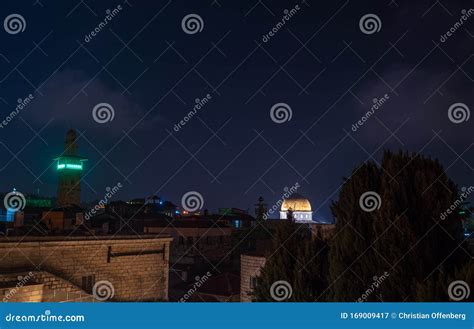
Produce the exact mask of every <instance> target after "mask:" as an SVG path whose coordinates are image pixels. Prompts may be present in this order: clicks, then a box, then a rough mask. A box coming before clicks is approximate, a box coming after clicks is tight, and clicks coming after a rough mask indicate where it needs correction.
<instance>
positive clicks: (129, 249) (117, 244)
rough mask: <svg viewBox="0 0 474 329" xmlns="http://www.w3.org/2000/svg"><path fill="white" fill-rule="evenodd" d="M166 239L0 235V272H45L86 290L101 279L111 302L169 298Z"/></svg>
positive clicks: (167, 247) (90, 290)
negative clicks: (107, 285)
mask: <svg viewBox="0 0 474 329" xmlns="http://www.w3.org/2000/svg"><path fill="white" fill-rule="evenodd" d="M170 242H171V238H170V237H151V236H143V237H137V236H122V237H114V238H112V237H109V236H105V237H98V236H94V237H71V238H65V237H36V238H33V237H28V238H16V240H15V238H1V239H0V273H6V272H11V271H15V270H17V271H19V270H33V271H46V272H49V273H52V274H53V275H55V276H57V277H60V278H63V279H64V280H66V281H69V282H71V283H72V284H73V285H75V286H77V287H80V288H82V289H83V290H84V291H85V292H86V293H89V294H91V293H92V286H93V285H94V284H95V283H97V282H99V281H103V280H105V281H108V282H110V284H111V286H112V287H113V290H114V295H113V297H112V298H111V300H113V301H154V300H167V299H168V268H169V264H168V262H169V249H170ZM84 285H85V286H84Z"/></svg>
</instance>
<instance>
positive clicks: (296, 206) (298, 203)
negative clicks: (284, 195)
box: [281, 194, 311, 212]
mask: <svg viewBox="0 0 474 329" xmlns="http://www.w3.org/2000/svg"><path fill="white" fill-rule="evenodd" d="M289 208H291V210H293V211H311V203H310V202H309V200H308V199H306V198H304V197H302V196H301V195H297V194H293V195H292V196H291V197H290V198H289V199H286V200H284V201H283V203H282V204H281V211H285V212H286V211H288V209H289Z"/></svg>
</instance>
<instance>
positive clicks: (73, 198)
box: [54, 129, 87, 207]
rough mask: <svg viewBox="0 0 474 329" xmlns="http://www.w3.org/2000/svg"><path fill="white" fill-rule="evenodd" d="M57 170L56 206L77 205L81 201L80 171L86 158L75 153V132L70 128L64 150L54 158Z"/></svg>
mask: <svg viewBox="0 0 474 329" xmlns="http://www.w3.org/2000/svg"><path fill="white" fill-rule="evenodd" d="M54 160H55V161H56V162H57V167H56V169H57V170H58V179H59V182H58V200H57V204H56V205H57V207H62V206H66V205H79V204H80V203H81V173H82V168H83V164H82V163H83V162H84V161H87V159H86V158H83V157H80V156H78V155H77V143H76V132H75V131H74V130H73V129H71V130H69V131H68V132H67V134H66V140H65V141H64V152H63V154H61V155H60V156H59V157H57V158H56V159H54Z"/></svg>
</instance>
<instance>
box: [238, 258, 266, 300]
mask: <svg viewBox="0 0 474 329" xmlns="http://www.w3.org/2000/svg"><path fill="white" fill-rule="evenodd" d="M265 261H266V258H265V256H263V255H259V254H248V255H241V256H240V301H241V302H251V301H252V291H253V289H254V286H255V282H256V278H257V277H258V276H259V275H260V270H261V269H262V268H263V266H264V265H265Z"/></svg>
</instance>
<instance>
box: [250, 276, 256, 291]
mask: <svg viewBox="0 0 474 329" xmlns="http://www.w3.org/2000/svg"><path fill="white" fill-rule="evenodd" d="M256 287H257V277H256V276H251V277H250V289H252V290H253V289H255V288H256Z"/></svg>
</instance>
